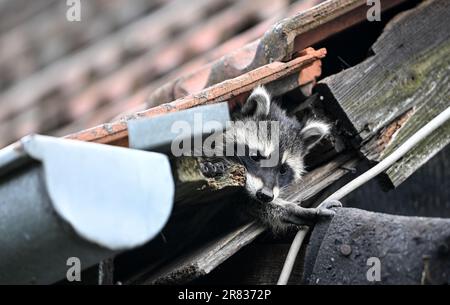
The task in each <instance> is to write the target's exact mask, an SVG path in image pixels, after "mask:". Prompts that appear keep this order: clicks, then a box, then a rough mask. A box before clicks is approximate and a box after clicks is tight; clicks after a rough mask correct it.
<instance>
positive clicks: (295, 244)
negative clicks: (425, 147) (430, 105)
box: [277, 107, 450, 285]
mask: <svg viewBox="0 0 450 305" xmlns="http://www.w3.org/2000/svg"><path fill="white" fill-rule="evenodd" d="M449 119H450V107H448V108H447V109H445V110H444V111H443V112H441V113H440V114H439V115H437V116H436V117H435V118H434V119H432V120H431V121H430V122H428V123H427V124H426V125H425V126H423V127H422V128H420V129H419V130H418V131H417V132H416V133H415V134H413V135H412V136H411V137H410V138H409V139H408V140H407V141H406V142H405V143H403V144H402V145H401V146H400V147H399V148H397V149H396V150H395V151H394V152H393V153H391V154H390V155H389V156H388V157H386V158H385V159H384V160H382V161H381V162H380V163H378V164H377V165H375V166H374V167H372V168H371V169H369V170H368V171H366V172H365V173H363V174H361V175H360V176H358V177H357V178H355V179H353V180H352V181H350V182H349V183H347V184H346V185H344V186H343V187H342V188H340V189H339V190H337V191H336V192H334V193H333V194H332V195H330V196H329V197H327V198H326V199H325V200H324V201H322V203H321V204H319V206H318V208H321V207H323V206H324V204H325V203H326V202H328V201H330V200H340V199H342V198H343V197H345V196H346V195H348V194H349V193H351V192H352V191H354V190H355V189H357V188H358V187H360V186H361V185H363V184H364V183H366V182H367V181H369V180H371V179H372V178H374V177H376V176H377V175H378V174H380V173H381V172H384V171H385V170H386V169H388V168H389V167H390V166H392V164H394V163H395V162H396V161H398V160H399V159H400V158H402V157H403V156H404V155H405V154H406V153H407V152H409V151H410V150H411V149H412V148H413V147H414V146H416V145H417V144H418V143H419V142H421V141H422V140H424V139H425V138H426V137H427V136H429V135H430V134H431V133H432V132H433V131H435V130H436V129H437V128H439V127H440V126H442V125H443V124H444V123H445V122H447V121H448V120H449ZM308 231H309V228H308V227H306V228H305V229H300V230H299V231H298V232H297V234H296V235H295V237H294V240H293V241H292V244H291V247H290V248H289V252H288V254H287V257H286V260H285V262H284V265H283V269H282V270H281V274H280V277H279V279H278V282H277V285H286V284H287V282H288V280H289V277H290V276H291V273H292V268H293V267H294V263H295V259H296V257H297V255H298V252H299V250H300V248H301V246H302V243H303V240H304V238H305V236H306V234H307V233H308Z"/></svg>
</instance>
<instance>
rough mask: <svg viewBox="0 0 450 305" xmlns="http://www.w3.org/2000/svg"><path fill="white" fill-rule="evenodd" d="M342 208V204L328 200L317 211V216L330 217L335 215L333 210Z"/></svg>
mask: <svg viewBox="0 0 450 305" xmlns="http://www.w3.org/2000/svg"><path fill="white" fill-rule="evenodd" d="M337 208H342V203H341V202H340V201H339V200H334V199H333V200H328V201H325V202H324V203H323V205H322V207H320V208H318V209H317V215H318V216H319V217H320V216H325V217H330V216H334V215H335V214H336V211H335V209H337Z"/></svg>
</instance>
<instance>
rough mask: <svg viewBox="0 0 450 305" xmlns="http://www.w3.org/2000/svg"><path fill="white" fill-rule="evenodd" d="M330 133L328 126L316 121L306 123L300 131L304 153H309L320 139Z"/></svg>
mask: <svg viewBox="0 0 450 305" xmlns="http://www.w3.org/2000/svg"><path fill="white" fill-rule="evenodd" d="M329 133H330V126H329V125H328V124H327V123H325V122H323V121H318V120H310V121H307V122H306V124H305V126H304V127H303V128H302V130H301V131H300V135H301V137H302V140H303V144H304V146H305V150H306V151H305V153H307V152H308V151H310V150H311V149H312V148H313V147H314V146H315V145H316V144H318V143H319V142H320V140H322V138H323V137H324V136H326V135H328V134H329Z"/></svg>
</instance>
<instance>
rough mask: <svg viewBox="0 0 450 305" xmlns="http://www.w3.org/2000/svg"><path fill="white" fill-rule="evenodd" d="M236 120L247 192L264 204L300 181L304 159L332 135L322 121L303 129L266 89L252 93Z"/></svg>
mask: <svg viewBox="0 0 450 305" xmlns="http://www.w3.org/2000/svg"><path fill="white" fill-rule="evenodd" d="M237 120H239V121H241V122H242V124H240V125H235V126H236V127H235V128H234V130H232V132H233V133H234V134H235V142H236V144H237V145H238V146H239V145H240V146H244V147H245V148H246V153H245V154H244V155H243V156H239V157H238V158H239V160H240V162H241V163H242V164H243V165H244V166H245V167H246V169H247V177H246V178H247V179H246V189H247V191H248V193H249V194H250V196H251V197H253V198H255V199H257V200H258V201H261V202H264V203H268V202H271V201H273V200H274V199H276V198H277V197H278V196H279V195H280V192H282V191H283V189H284V188H286V187H287V186H289V185H290V184H292V183H294V182H296V181H297V180H298V179H300V178H301V176H302V175H303V173H304V163H303V159H304V156H305V155H306V153H307V152H308V151H309V150H310V149H311V148H312V147H313V146H314V145H315V144H317V143H318V142H319V141H320V140H321V139H322V137H323V136H325V135H326V134H328V133H329V126H328V125H327V124H326V123H324V122H322V121H317V120H316V121H308V122H307V123H306V124H304V125H303V124H301V123H300V122H299V121H298V120H297V119H295V118H293V117H290V116H288V115H287V114H286V113H285V111H283V110H282V109H281V108H280V107H279V106H278V105H277V104H276V103H272V101H271V98H270V95H269V93H268V92H267V91H266V89H265V88H264V87H258V88H256V89H255V90H254V91H253V92H252V94H251V95H250V96H249V98H248V100H247V102H246V103H245V104H244V106H243V107H242V110H241V113H240V115H239V117H238V118H237ZM261 123H263V124H261ZM264 128H266V129H267V130H262V129H264ZM275 129H276V130H275ZM268 161H271V162H268Z"/></svg>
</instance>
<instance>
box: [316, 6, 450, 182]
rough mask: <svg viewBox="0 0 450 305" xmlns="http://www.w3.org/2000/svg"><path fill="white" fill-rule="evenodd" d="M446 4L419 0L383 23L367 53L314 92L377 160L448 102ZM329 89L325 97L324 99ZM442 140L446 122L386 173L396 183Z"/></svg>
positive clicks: (449, 132) (448, 134)
mask: <svg viewBox="0 0 450 305" xmlns="http://www.w3.org/2000/svg"><path fill="white" fill-rule="evenodd" d="M449 19H450V3H449V2H448V1H445V0H431V1H426V2H424V3H423V4H421V5H420V6H418V7H417V8H415V9H412V10H409V11H406V12H403V13H401V14H399V15H398V16H397V17H395V18H394V19H393V20H392V21H391V22H389V23H388V24H387V26H386V27H385V30H384V32H383V34H382V35H381V36H380V37H379V39H378V40H377V41H376V43H375V44H374V45H373V47H372V50H373V52H374V55H373V56H371V57H369V58H368V59H367V60H365V61H364V62H362V63H361V64H359V65H357V66H355V67H352V68H349V69H347V70H345V71H342V72H340V73H338V74H335V75H332V76H330V77H327V78H326V79H324V80H323V81H321V82H320V85H319V91H321V92H322V93H323V94H324V95H325V96H327V97H329V98H330V101H331V102H330V104H329V110H330V111H329V112H330V113H332V114H335V116H337V117H338V119H341V120H342V121H344V128H346V129H347V133H348V134H349V135H350V136H351V137H353V138H354V139H353V143H354V144H355V146H356V147H359V148H360V150H361V152H362V153H363V154H364V155H365V156H366V157H367V159H369V160H370V161H375V162H378V161H380V160H382V159H384V158H385V157H386V156H388V155H389V154H390V153H391V152H392V151H394V150H395V149H396V148H398V147H399V146H400V145H401V144H402V143H403V142H404V141H405V140H406V139H408V138H409V137H410V136H411V135H412V134H414V133H415V132H416V131H417V130H418V129H420V128H421V127H422V126H424V125H425V124H426V123H427V122H428V121H430V120H431V119H432V118H433V117H435V116H436V115H437V114H439V113H440V112H441V111H443V110H444V109H446V108H447V107H449V106H450V86H449V85H448V80H449V77H450V30H449V27H448V20H449ZM330 94H331V96H330ZM449 142H450V123H447V124H445V125H444V126H442V127H441V128H439V129H438V130H437V131H436V132H434V133H433V134H432V135H431V136H430V137H429V138H428V139H426V140H425V141H423V142H422V143H421V144H419V145H418V146H417V147H415V148H414V149H413V150H411V151H410V152H409V153H408V154H407V155H406V156H405V157H404V158H403V159H402V160H400V161H399V162H397V163H396V164H395V165H393V166H392V167H391V168H390V169H389V170H387V171H386V177H387V178H388V181H389V184H390V185H391V186H397V185H399V184H400V183H402V182H403V181H404V180H405V179H406V178H407V177H409V176H410V175H411V174H412V173H413V172H414V171H416V170H417V169H418V168H419V167H420V166H421V165H422V164H424V163H425V162H426V161H427V160H429V159H430V158H431V157H432V156H434V155H435V154H436V153H437V152H438V151H439V150H441V149H442V148H443V147H444V146H445V145H446V144H448V143H449Z"/></svg>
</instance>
